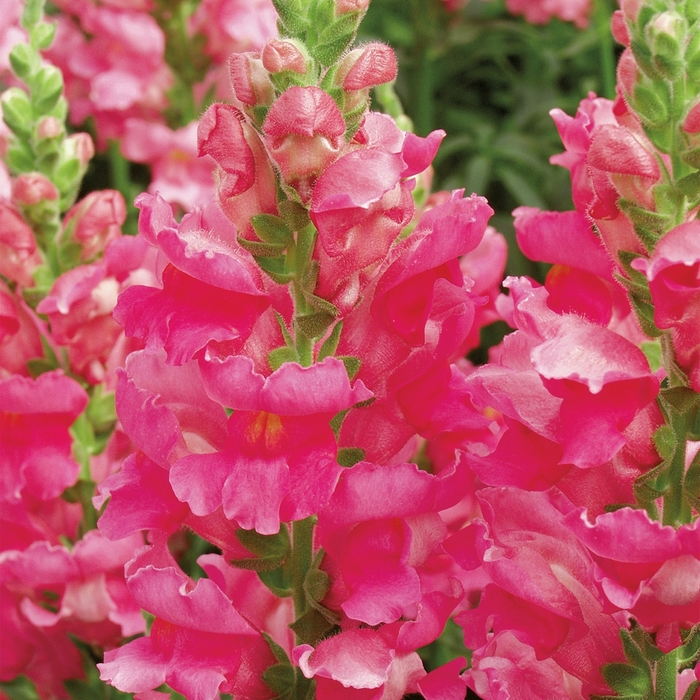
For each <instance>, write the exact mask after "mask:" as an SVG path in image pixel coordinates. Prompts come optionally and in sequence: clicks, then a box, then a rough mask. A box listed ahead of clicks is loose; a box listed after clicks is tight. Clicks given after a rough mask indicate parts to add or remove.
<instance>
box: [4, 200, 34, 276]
mask: <svg viewBox="0 0 700 700" xmlns="http://www.w3.org/2000/svg"><path fill="white" fill-rule="evenodd" d="M41 263H42V258H41V254H40V252H39V250H38V248H37V245H36V241H35V240H34V232H33V231H32V229H31V228H30V227H29V225H28V224H27V222H26V221H25V220H24V219H23V218H22V216H21V215H20V214H19V212H18V211H17V210H16V209H15V208H14V207H11V206H10V205H9V204H6V203H4V202H0V274H2V275H4V276H5V277H7V278H8V279H10V280H13V281H15V282H17V283H18V284H20V285H22V286H23V287H33V286H34V278H33V277H32V272H33V271H34V270H35V269H36V268H37V267H38V266H39V265H41Z"/></svg>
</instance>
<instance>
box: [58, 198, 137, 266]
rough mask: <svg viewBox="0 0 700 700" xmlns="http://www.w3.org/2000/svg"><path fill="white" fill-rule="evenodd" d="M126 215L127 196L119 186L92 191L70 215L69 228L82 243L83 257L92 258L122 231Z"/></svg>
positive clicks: (67, 224) (83, 258)
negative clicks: (119, 189) (123, 195)
mask: <svg viewBox="0 0 700 700" xmlns="http://www.w3.org/2000/svg"><path fill="white" fill-rule="evenodd" d="M125 219H126V205H125V203H124V197H122V195H121V194H120V193H119V192H117V191H116V190H102V191H99V192H90V194H88V195H87V196H86V197H84V198H83V199H82V200H80V201H79V202H78V203H77V204H76V205H75V206H73V208H72V209H71V210H70V211H69V212H68V214H67V215H66V218H65V221H64V225H65V230H66V231H70V237H71V240H74V241H76V242H78V243H80V244H81V246H82V253H81V255H80V258H81V260H90V259H92V258H94V257H96V256H97V255H98V254H99V253H101V252H102V251H103V250H104V249H105V248H106V247H107V245H108V244H109V243H111V242H112V241H113V240H114V239H115V238H118V237H119V236H120V235H121V226H122V224H123V223H124V220H125Z"/></svg>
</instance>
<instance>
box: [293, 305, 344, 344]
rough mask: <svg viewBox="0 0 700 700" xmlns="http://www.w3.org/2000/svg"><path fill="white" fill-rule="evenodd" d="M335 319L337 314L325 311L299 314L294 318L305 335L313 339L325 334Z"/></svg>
mask: <svg viewBox="0 0 700 700" xmlns="http://www.w3.org/2000/svg"><path fill="white" fill-rule="evenodd" d="M334 320H335V316H332V315H331V314H329V313H326V312H325V311H318V312H316V313H312V314H303V315H299V316H297V317H296V318H295V319H294V322H295V323H296V326H297V328H298V329H299V331H300V332H301V333H302V334H303V335H304V336H305V337H307V338H309V339H310V340H313V339H314V338H318V337H319V336H321V335H323V334H324V333H325V332H326V330H328V327H329V326H330V325H331V323H333V321H334Z"/></svg>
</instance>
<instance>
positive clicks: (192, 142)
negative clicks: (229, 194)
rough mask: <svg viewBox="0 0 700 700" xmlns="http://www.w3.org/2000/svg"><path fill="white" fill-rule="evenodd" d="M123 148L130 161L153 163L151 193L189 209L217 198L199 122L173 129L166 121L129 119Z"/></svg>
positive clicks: (122, 143) (211, 169) (186, 209)
mask: <svg viewBox="0 0 700 700" xmlns="http://www.w3.org/2000/svg"><path fill="white" fill-rule="evenodd" d="M121 151H122V153H123V154H124V156H125V157H126V158H128V159H129V160H131V161H134V162H135V163H147V164H148V165H150V166H151V184H150V185H149V186H148V191H149V192H150V193H151V194H156V193H158V194H159V195H160V196H161V197H163V199H165V200H166V201H167V202H170V203H171V204H179V205H180V206H181V207H182V208H183V209H184V210H185V211H191V210H192V209H193V208H194V207H195V206H204V205H206V204H207V203H208V202H210V201H212V200H213V199H214V175H213V167H212V163H211V161H210V160H209V159H206V158H199V157H198V154H197V123H196V122H192V123H190V124H188V125H187V126H184V127H182V128H180V129H176V130H175V131H173V130H171V129H169V128H168V127H167V126H165V125H164V124H158V123H155V122H147V121H145V120H143V119H128V120H127V121H126V123H125V132H124V137H123V139H122V142H121Z"/></svg>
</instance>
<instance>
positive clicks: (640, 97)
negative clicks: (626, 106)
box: [634, 84, 669, 128]
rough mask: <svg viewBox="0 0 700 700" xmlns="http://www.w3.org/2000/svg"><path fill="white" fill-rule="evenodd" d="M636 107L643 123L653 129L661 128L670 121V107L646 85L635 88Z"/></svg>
mask: <svg viewBox="0 0 700 700" xmlns="http://www.w3.org/2000/svg"><path fill="white" fill-rule="evenodd" d="M664 97H666V95H664ZM634 107H635V111H636V112H637V114H638V115H639V116H640V117H641V118H642V121H643V122H645V123H646V124H649V125H650V126H652V127H655V128H660V127H662V126H664V125H665V124H666V122H667V120H668V114H669V108H668V106H667V105H666V104H665V103H664V101H663V100H662V99H661V97H660V96H659V95H658V94H657V92H656V91H655V90H652V89H650V88H648V87H646V86H644V85H641V84H639V85H637V86H636V87H635V88H634Z"/></svg>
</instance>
